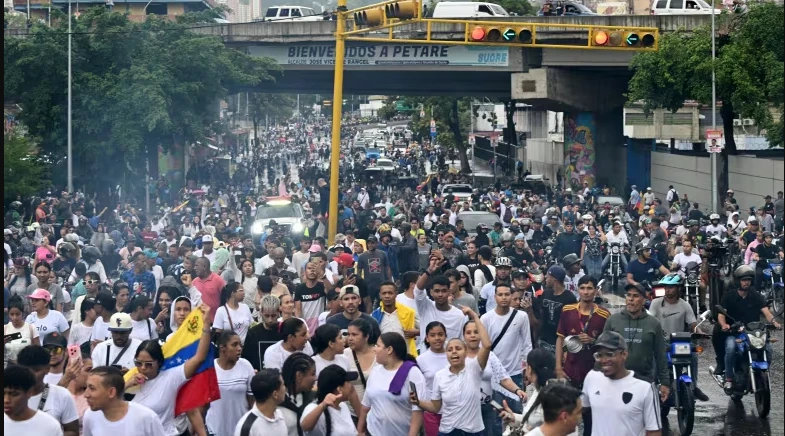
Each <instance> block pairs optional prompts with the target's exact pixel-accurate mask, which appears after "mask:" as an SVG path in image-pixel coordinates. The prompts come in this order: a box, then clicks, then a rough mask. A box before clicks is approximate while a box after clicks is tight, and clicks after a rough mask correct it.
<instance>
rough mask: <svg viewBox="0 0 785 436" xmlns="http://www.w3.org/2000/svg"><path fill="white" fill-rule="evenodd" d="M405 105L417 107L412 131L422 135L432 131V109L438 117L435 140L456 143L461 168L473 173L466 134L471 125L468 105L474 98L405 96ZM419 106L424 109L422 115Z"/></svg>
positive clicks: (443, 143) (435, 119)
mask: <svg viewBox="0 0 785 436" xmlns="http://www.w3.org/2000/svg"><path fill="white" fill-rule="evenodd" d="M401 101H402V102H403V104H404V105H405V106H408V107H411V108H414V116H413V117H412V131H413V132H414V134H415V135H417V136H419V137H420V138H428V137H429V135H430V122H431V113H433V120H434V121H436V134H437V136H436V142H437V143H438V144H440V145H442V146H444V147H454V148H455V149H456V151H457V152H458V153H457V154H458V157H459V159H460V160H461V172H462V173H470V172H471V167H470V166H469V158H468V156H467V155H466V142H465V140H466V138H467V135H466V133H467V131H468V129H469V122H470V114H469V105H470V104H471V103H470V102H471V99H470V98H468V97H466V98H455V97H403V98H402V99H401ZM419 108H422V110H423V111H424V112H425V116H423V117H420V111H419Z"/></svg>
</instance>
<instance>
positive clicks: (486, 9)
mask: <svg viewBox="0 0 785 436" xmlns="http://www.w3.org/2000/svg"><path fill="white" fill-rule="evenodd" d="M509 16H510V14H508V13H507V11H505V10H504V8H503V7H501V6H499V5H496V4H493V3H481V2H453V1H442V2H439V3H436V6H435V7H434V8H433V18H485V17H509Z"/></svg>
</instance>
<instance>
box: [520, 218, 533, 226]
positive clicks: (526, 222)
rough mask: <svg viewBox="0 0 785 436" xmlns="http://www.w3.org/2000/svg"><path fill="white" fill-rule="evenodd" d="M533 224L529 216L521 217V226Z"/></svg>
mask: <svg viewBox="0 0 785 436" xmlns="http://www.w3.org/2000/svg"><path fill="white" fill-rule="evenodd" d="M531 225H532V220H531V219H529V218H523V219H521V227H523V226H531Z"/></svg>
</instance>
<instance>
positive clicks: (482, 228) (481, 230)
mask: <svg viewBox="0 0 785 436" xmlns="http://www.w3.org/2000/svg"><path fill="white" fill-rule="evenodd" d="M476 230H477V234H480V233H488V224H485V223H480V224H477V228H476Z"/></svg>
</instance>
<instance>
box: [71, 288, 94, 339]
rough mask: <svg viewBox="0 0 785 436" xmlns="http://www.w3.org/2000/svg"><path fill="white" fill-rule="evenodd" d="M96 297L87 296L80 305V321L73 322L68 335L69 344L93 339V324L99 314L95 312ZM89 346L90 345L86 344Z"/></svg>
mask: <svg viewBox="0 0 785 436" xmlns="http://www.w3.org/2000/svg"><path fill="white" fill-rule="evenodd" d="M94 308H95V298H90V297H86V298H84V299H83V300H82V304H80V305H79V319H80V320H81V321H79V322H76V323H74V322H72V323H71V333H70V334H69V335H68V345H79V346H80V347H81V346H82V345H83V344H89V343H90V341H92V339H93V326H94V325H95V320H96V319H98V314H96V313H95V310H94ZM86 346H88V347H89V345H86Z"/></svg>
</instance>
